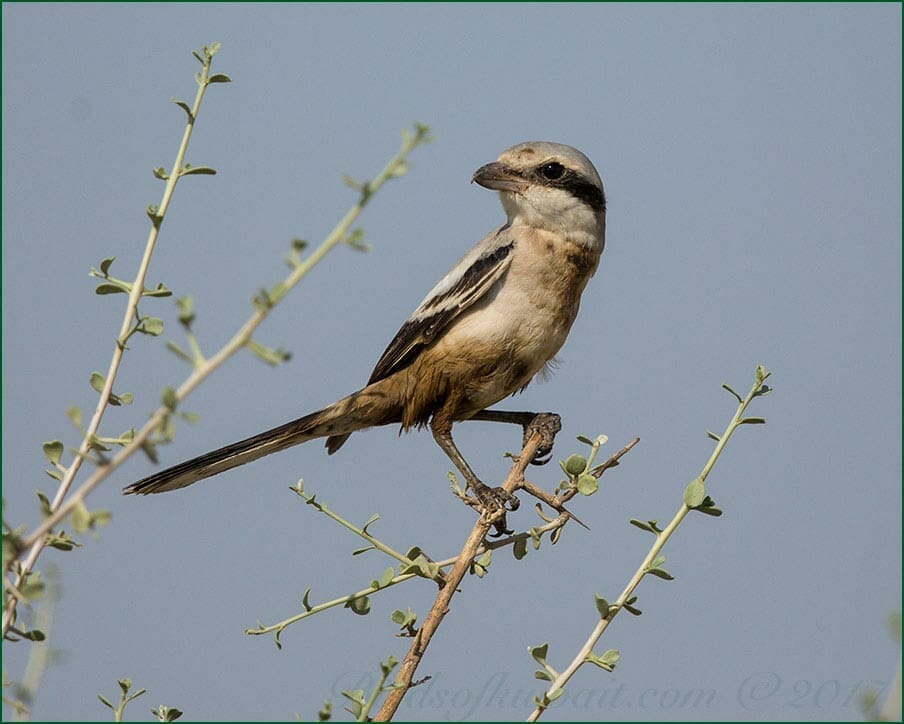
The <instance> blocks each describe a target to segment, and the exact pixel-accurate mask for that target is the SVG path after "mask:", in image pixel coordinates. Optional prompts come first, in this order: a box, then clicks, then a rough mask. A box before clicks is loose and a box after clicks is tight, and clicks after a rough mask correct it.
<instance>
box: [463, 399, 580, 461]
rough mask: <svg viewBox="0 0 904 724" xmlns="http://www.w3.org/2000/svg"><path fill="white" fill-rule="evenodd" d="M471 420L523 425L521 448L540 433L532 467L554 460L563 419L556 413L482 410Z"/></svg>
mask: <svg viewBox="0 0 904 724" xmlns="http://www.w3.org/2000/svg"><path fill="white" fill-rule="evenodd" d="M468 419H470V420H485V421H487V422H509V423H514V424H515V425H521V427H522V428H523V429H524V436H523V437H522V440H521V446H522V447H524V446H525V445H526V444H527V441H528V440H530V437H531V435H533V434H534V433H535V432H539V433H540V436H541V439H540V447H538V448H537V454H536V455H534V459H533V460H531V461H530V464H531V465H546V463H548V462H549V461H550V460H551V459H552V446H553V443H554V442H555V439H556V433H557V432H559V431H560V430H561V429H562V418H560V417H559V416H558V415H557V414H556V413H554V412H509V411H508V410H481V411H480V412H478V413H477V414H476V415H474V416H472V417H470V418H468Z"/></svg>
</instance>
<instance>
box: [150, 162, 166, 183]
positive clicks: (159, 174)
mask: <svg viewBox="0 0 904 724" xmlns="http://www.w3.org/2000/svg"><path fill="white" fill-rule="evenodd" d="M151 173H153V174H154V178H159V179H160V180H161V181H166V180H167V179H168V178H169V174H168V173H167V172H166V169H165V168H163V166H158V167H157V168H155V169H152V170H151Z"/></svg>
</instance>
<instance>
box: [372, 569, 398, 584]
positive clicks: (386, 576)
mask: <svg viewBox="0 0 904 724" xmlns="http://www.w3.org/2000/svg"><path fill="white" fill-rule="evenodd" d="M393 578H395V569H394V568H393V567H392V566H389V568H387V569H385V570H384V571H383V573H382V575H381V576H380V579H379V580H378V581H377V584H378V585H377V586H376V588H385V587H386V586H388V585H389V583H390V582H391V581H392V579H393Z"/></svg>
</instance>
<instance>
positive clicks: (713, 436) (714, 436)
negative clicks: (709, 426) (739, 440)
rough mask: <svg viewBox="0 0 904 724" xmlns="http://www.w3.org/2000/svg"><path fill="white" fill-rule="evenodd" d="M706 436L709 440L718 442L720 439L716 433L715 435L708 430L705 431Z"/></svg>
mask: <svg viewBox="0 0 904 724" xmlns="http://www.w3.org/2000/svg"><path fill="white" fill-rule="evenodd" d="M706 437H708V438H709V439H710V440H715V441H716V442H719V441H720V440H721V439H722V438H720V437H719V436H718V435H716V433H714V432H710V431H709V430H707V431H706Z"/></svg>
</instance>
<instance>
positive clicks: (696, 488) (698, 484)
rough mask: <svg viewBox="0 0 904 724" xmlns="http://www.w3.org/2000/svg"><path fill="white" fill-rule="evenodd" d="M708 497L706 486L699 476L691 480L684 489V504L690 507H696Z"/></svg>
mask: <svg viewBox="0 0 904 724" xmlns="http://www.w3.org/2000/svg"><path fill="white" fill-rule="evenodd" d="M704 497H706V487H705V486H704V485H703V479H702V478H700V477H699V476H698V477H696V478H694V479H693V480H691V482H689V483H688V484H687V487H686V488H685V489H684V504H685V505H686V506H687V507H688V508H696V507H697V506H698V505H700V503H702V502H703V498H704Z"/></svg>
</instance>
